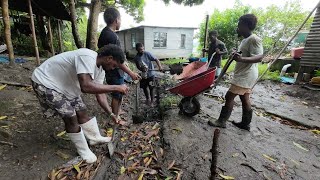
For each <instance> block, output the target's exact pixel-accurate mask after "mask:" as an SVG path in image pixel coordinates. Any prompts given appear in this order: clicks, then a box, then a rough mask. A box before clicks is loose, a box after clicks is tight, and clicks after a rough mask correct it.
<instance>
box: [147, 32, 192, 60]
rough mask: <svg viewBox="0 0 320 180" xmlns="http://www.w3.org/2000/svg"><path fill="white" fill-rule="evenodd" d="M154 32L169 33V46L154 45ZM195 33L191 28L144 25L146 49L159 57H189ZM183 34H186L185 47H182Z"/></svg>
mask: <svg viewBox="0 0 320 180" xmlns="http://www.w3.org/2000/svg"><path fill="white" fill-rule="evenodd" d="M154 32H165V33H167V47H165V48H159V47H154ZM193 33H194V29H191V28H164V27H144V45H145V50H146V51H149V52H151V53H152V54H153V55H154V56H156V57H157V58H159V59H164V58H179V57H185V58H187V57H189V56H190V55H191V53H192V48H193ZM181 34H185V35H186V41H185V48H181V47H180V44H181Z"/></svg>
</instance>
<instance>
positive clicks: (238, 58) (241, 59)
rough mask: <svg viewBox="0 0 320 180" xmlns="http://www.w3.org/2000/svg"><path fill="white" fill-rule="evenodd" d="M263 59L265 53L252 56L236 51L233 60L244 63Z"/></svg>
mask: <svg viewBox="0 0 320 180" xmlns="http://www.w3.org/2000/svg"><path fill="white" fill-rule="evenodd" d="M262 59H263V54H261V55H256V56H251V57H242V56H241V55H240V54H238V53H236V54H234V56H233V60H235V61H237V62H243V63H258V62H261V61H262Z"/></svg>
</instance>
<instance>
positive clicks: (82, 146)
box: [68, 130, 97, 163]
mask: <svg viewBox="0 0 320 180" xmlns="http://www.w3.org/2000/svg"><path fill="white" fill-rule="evenodd" d="M68 136H69V137H70V139H71V141H72V142H73V143H74V145H75V146H76V148H77V152H78V154H79V155H80V156H81V158H82V159H83V160H85V161H86V162H87V163H94V162H96V160H97V157H96V155H94V154H93V152H92V151H91V150H90V149H89V146H88V143H87V140H86V138H85V137H84V134H83V131H82V130H80V132H78V133H68Z"/></svg>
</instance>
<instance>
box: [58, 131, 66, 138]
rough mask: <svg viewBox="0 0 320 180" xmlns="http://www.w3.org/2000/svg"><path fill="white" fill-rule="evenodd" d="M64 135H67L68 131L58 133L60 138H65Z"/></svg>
mask: <svg viewBox="0 0 320 180" xmlns="http://www.w3.org/2000/svg"><path fill="white" fill-rule="evenodd" d="M64 134H66V131H62V132H60V133H58V134H57V136H58V137H61V136H63V135H64Z"/></svg>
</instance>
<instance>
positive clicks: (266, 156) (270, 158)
mask: <svg viewBox="0 0 320 180" xmlns="http://www.w3.org/2000/svg"><path fill="white" fill-rule="evenodd" d="M263 157H265V158H266V159H268V160H270V161H273V162H276V161H277V160H275V159H273V158H272V157H270V156H268V155H266V154H263Z"/></svg>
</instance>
